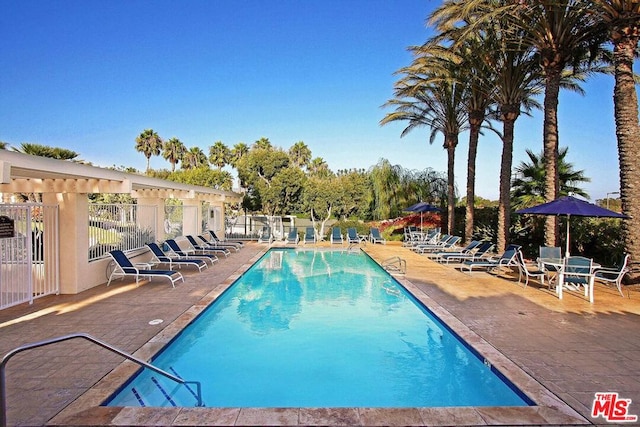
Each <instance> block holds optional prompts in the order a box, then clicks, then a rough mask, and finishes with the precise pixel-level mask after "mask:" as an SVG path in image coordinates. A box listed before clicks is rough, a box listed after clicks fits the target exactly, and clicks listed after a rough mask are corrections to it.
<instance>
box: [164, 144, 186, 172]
mask: <svg viewBox="0 0 640 427" xmlns="http://www.w3.org/2000/svg"><path fill="white" fill-rule="evenodd" d="M186 151H187V149H186V147H185V146H184V144H183V143H182V142H181V141H180V140H179V139H178V138H175V137H174V138H170V139H169V140H167V141H166V142H165V143H164V145H163V147H162V157H164V159H165V160H168V161H169V163H171V172H175V170H176V163H178V162H179V161H182V159H183V157H184V154H185V152H186Z"/></svg>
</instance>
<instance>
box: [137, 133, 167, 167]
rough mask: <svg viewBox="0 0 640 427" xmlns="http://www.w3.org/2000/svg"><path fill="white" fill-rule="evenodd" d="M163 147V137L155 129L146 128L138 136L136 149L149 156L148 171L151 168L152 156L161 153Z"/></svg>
mask: <svg viewBox="0 0 640 427" xmlns="http://www.w3.org/2000/svg"><path fill="white" fill-rule="evenodd" d="M161 149H162V138H160V136H159V135H158V134H157V133H156V132H155V131H154V130H153V129H145V130H144V131H142V133H140V135H138V137H137V138H136V151H138V152H140V153H142V154H144V156H145V157H146V158H147V172H149V170H150V169H151V166H150V163H151V156H158V155H160V150H161Z"/></svg>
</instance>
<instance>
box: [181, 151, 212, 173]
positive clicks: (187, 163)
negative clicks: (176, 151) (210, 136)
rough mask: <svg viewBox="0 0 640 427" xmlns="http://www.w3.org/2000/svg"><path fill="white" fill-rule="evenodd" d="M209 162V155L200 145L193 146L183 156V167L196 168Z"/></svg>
mask: <svg viewBox="0 0 640 427" xmlns="http://www.w3.org/2000/svg"><path fill="white" fill-rule="evenodd" d="M208 164H209V161H208V160H207V155H206V154H204V151H202V149H201V148H200V147H191V148H190V149H189V150H188V151H187V152H185V153H184V157H183V158H182V168H183V169H195V168H199V167H200V166H206V165H208Z"/></svg>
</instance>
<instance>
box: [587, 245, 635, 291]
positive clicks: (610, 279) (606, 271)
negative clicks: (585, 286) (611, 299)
mask: <svg viewBox="0 0 640 427" xmlns="http://www.w3.org/2000/svg"><path fill="white" fill-rule="evenodd" d="M629 258H630V257H629V254H626V255H625V256H624V258H623V259H622V264H620V267H618V268H607V267H601V268H597V269H596V270H595V271H594V273H593V275H594V277H595V280H597V281H599V282H603V283H605V284H609V283H613V284H615V285H616V288H617V289H618V292H620V295H622V296H623V297H624V294H623V293H622V278H623V277H624V275H625V274H627V273H628V272H629V271H630V269H629Z"/></svg>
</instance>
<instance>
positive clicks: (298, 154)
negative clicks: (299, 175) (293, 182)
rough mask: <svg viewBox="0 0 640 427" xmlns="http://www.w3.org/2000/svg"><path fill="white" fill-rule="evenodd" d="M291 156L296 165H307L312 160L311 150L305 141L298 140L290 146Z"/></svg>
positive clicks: (300, 166)
mask: <svg viewBox="0 0 640 427" xmlns="http://www.w3.org/2000/svg"><path fill="white" fill-rule="evenodd" d="M289 157H291V160H292V161H293V164H294V165H295V166H297V167H299V168H302V167H306V166H307V165H308V164H309V162H310V161H311V150H310V149H309V147H307V144H305V143H304V142H303V141H298V142H296V143H295V144H293V146H291V148H289Z"/></svg>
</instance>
